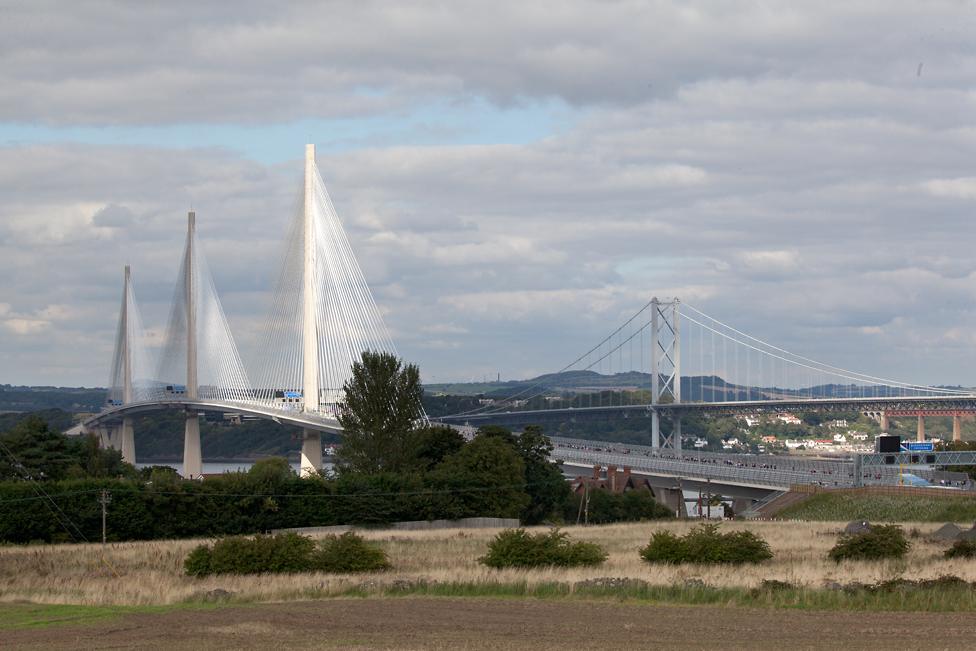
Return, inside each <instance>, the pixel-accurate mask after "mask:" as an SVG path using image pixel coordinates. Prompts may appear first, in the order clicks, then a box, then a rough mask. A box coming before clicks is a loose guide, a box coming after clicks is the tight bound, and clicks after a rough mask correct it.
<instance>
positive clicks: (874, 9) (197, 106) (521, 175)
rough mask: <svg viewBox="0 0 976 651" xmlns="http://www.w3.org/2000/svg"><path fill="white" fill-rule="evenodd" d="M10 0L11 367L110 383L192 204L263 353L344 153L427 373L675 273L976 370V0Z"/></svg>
mask: <svg viewBox="0 0 976 651" xmlns="http://www.w3.org/2000/svg"><path fill="white" fill-rule="evenodd" d="M148 4H149V3H117V4H116V3H111V2H74V3H68V4H66V3H55V2H50V3H46V2H39V1H37V2H35V1H32V2H6V3H3V4H2V5H0V278H2V279H3V280H2V285H0V287H2V289H0V382H8V383H15V384H55V385H88V386H91V385H104V384H105V382H106V381H107V376H108V366H109V362H110V357H111V348H112V344H113V338H114V328H115V324H116V318H117V310H118V302H119V295H120V290H121V278H122V266H123V265H124V264H125V263H126V262H129V263H131V264H132V265H133V277H134V281H135V289H136V293H137V296H138V298H139V300H140V303H141V306H142V311H143V319H144V321H145V323H146V325H147V326H149V327H150V328H153V329H156V330H160V329H161V328H162V327H163V325H164V322H165V318H166V314H167V310H168V307H167V306H168V303H169V300H170V297H171V296H172V293H173V284H174V282H175V278H176V271H177V269H176V267H177V265H178V264H179V257H180V254H181V249H182V244H183V229H184V224H185V214H186V211H187V210H188V209H190V208H191V207H192V208H193V209H195V210H196V211H197V219H198V225H199V226H198V228H199V231H200V235H201V237H202V240H203V242H204V246H205V249H206V253H207V256H208V258H209V261H210V266H211V268H212V269H213V270H214V273H215V277H216V283H217V286H218V289H219V290H220V291H221V296H222V298H223V302H224V308H225V310H226V311H227V313H228V318H229V320H230V323H231V326H232V328H233V330H234V333H235V335H236V336H237V339H238V344H239V347H240V348H241V351H242V354H243V355H244V356H245V357H248V356H249V355H251V352H250V351H251V350H252V349H253V347H254V344H255V341H256V340H257V336H256V332H257V331H258V329H259V327H260V324H261V323H262V322H263V320H264V318H265V316H264V315H265V313H266V312H267V309H268V293H269V288H270V287H271V285H272V280H273V277H274V275H275V270H276V269H277V267H278V264H279V262H278V257H279V254H280V251H281V247H282V244H281V240H282V238H283V236H284V229H285V225H286V223H287V222H288V220H289V218H290V216H291V214H292V210H293V208H294V205H295V201H296V197H297V195H298V192H299V190H300V184H301V169H302V161H301V159H302V156H303V145H304V144H305V143H306V142H313V143H316V144H317V147H318V163H319V166H320V168H321V170H322V175H323V178H324V179H325V182H326V184H327V185H328V187H329V188H330V191H331V193H332V195H333V199H334V200H335V202H336V206H337V209H338V211H339V213H340V215H341V217H342V219H343V220H344V223H345V226H346V228H347V230H348V233H349V236H350V239H351V241H352V244H353V247H354V249H355V251H356V252H357V254H358V255H359V258H360V262H361V265H362V267H363V270H364V272H365V274H366V277H367V279H368V280H369V282H370V284H371V285H372V287H373V290H374V293H375V295H376V299H377V301H378V303H379V304H380V305H381V307H382V310H383V312H384V314H385V316H386V319H387V324H388V326H389V328H390V330H391V331H392V333H393V336H394V339H395V341H396V343H397V346H398V348H399V350H400V353H401V354H402V355H403V356H404V357H406V358H407V359H409V360H411V361H415V362H417V363H418V364H420V366H421V369H422V373H423V375H424V377H425V379H426V380H428V381H446V380H465V379H472V378H479V379H480V378H481V377H483V376H485V375H489V376H494V375H495V373H496V372H497V373H500V374H501V376H502V377H503V378H518V377H526V376H529V375H533V374H536V373H539V372H544V371H548V370H554V369H556V368H559V367H561V366H562V365H563V364H564V363H565V362H567V361H569V360H571V359H573V358H574V357H575V356H576V354H578V353H579V352H582V350H584V349H586V348H587V347H589V345H591V344H592V343H595V342H596V341H598V340H599V339H601V338H602V337H603V336H604V335H605V334H607V333H608V332H609V331H610V330H612V329H613V328H614V327H615V326H616V325H617V324H618V323H620V322H621V321H622V320H623V319H624V318H626V316H628V315H629V314H630V313H631V312H633V311H635V310H636V309H637V308H638V307H640V305H642V304H643V303H644V302H645V301H646V300H647V299H648V298H649V297H650V296H652V295H658V296H662V297H663V296H672V295H677V296H680V297H681V298H682V299H683V300H684V301H687V302H689V303H692V304H694V305H695V306H696V307H698V308H700V309H702V310H704V311H706V312H708V313H709V314H711V315H713V316H715V317H717V318H720V319H722V320H724V321H726V322H729V323H731V324H733V325H736V326H737V327H739V328H740V329H742V330H745V331H747V332H749V333H750V334H753V335H756V336H758V337H761V338H764V339H767V340H770V341H771V342H773V343H776V344H778V345H781V346H784V347H786V348H789V349H791V350H795V351H797V352H800V353H803V354H805V355H807V356H810V357H813V358H817V359H821V360H823V361H825V362H828V363H832V364H836V365H840V366H844V367H848V368H854V369H856V370H862V371H865V372H870V373H876V374H883V375H887V376H892V377H897V378H902V379H905V380H909V381H914V382H926V383H929V382H939V383H942V382H945V383H950V382H951V383H963V384H969V385H972V384H976V370H974V369H976V354H974V352H973V351H974V343H976V337H974V333H976V310H974V305H976V260H974V256H973V243H974V242H976V238H974V234H976V233H974V231H976V229H974V226H973V224H972V217H973V213H974V207H976V85H974V80H976V4H974V3H973V2H961V1H960V2H948V1H947V2H926V3H915V2H911V3H907V2H906V3H902V2H892V1H891V0H887V1H879V2H852V1H851V0H846V1H843V2H832V1H829V0H828V1H821V2H817V3H796V2H784V3H775V2H762V3H759V2H755V3H751V2H728V3H723V2H708V3H701V4H700V5H697V6H696V5H695V4H694V3H686V2H664V1H662V2H600V3H583V2H575V1H572V0H559V1H558V2H537V3H526V2H507V1H506V0H493V1H492V2H481V3H465V2H459V1H453V2H444V3H411V2H396V3H392V2H375V3H374V2H368V1H357V2H346V3H325V2H310V3H287V4H286V3H267V2H253V3H247V2H241V3H235V4H234V10H233V11H228V5H226V4H225V3H213V5H212V6H209V7H208V6H207V3H204V2H199V1H195V2H168V3H156V4H158V5H159V6H157V7H155V8H153V7H150V6H148Z"/></svg>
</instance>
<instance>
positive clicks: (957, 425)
mask: <svg viewBox="0 0 976 651" xmlns="http://www.w3.org/2000/svg"><path fill="white" fill-rule="evenodd" d="M961 440H962V416H960V415H959V414H955V415H953V417H952V442H953V443H955V442H956V441H961Z"/></svg>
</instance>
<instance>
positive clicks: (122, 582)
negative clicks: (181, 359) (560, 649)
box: [0, 521, 976, 610]
mask: <svg viewBox="0 0 976 651" xmlns="http://www.w3.org/2000/svg"><path fill="white" fill-rule="evenodd" d="M696 524H697V523H696V522H677V521H675V522H655V523H639V524H626V525H607V526H591V527H567V528H566V529H565V531H566V532H567V533H568V534H569V535H570V537H571V539H574V540H586V541H592V542H596V543H599V544H600V545H602V546H603V547H604V548H605V549H606V550H607V552H608V553H609V558H608V559H607V561H606V562H605V563H604V564H602V565H600V566H597V567H592V568H573V569H561V568H549V569H532V570H527V569H506V570H494V569H490V568H487V567H484V566H483V565H481V564H480V563H478V560H477V559H478V557H479V556H481V555H483V554H484V553H485V551H486V547H487V544H488V542H489V541H490V539H491V538H492V537H493V536H494V535H495V534H496V533H497V530H471V529H468V530H457V529H451V530H440V531H417V532H408V531H403V532H399V531H397V532H394V531H368V532H365V533H364V534H363V536H364V537H365V538H366V539H367V540H370V541H373V542H376V543H378V544H379V545H380V546H382V548H383V549H384V550H386V552H387V554H388V555H389V559H390V561H391V563H392V565H393V569H392V570H391V571H387V572H377V573H368V574H346V575H342V574H339V575H334V574H323V573H308V574H282V575H253V576H228V575H222V576H210V577H206V578H192V577H188V576H185V575H184V572H183V561H184V559H185V557H186V555H187V554H188V553H189V551H190V550H191V549H192V548H193V547H194V546H196V545H197V544H199V543H200V542H202V541H199V540H177V541H152V542H131V543H118V544H109V545H107V546H105V547H104V548H103V547H102V545H100V544H92V545H37V546H7V547H0V602H8V603H9V602H15V601H19V602H32V603H43V604H78V605H93V606H98V605H127V606H153V605H173V604H185V603H190V604H200V603H210V602H214V601H217V602H220V603H226V604H241V603H254V602H268V601H289V600H308V599H320V598H329V597H339V596H351V595H355V596H373V597H377V596H383V595H435V596H478V595H482V596H495V595H509V596H518V595H529V596H543V597H544V596H551V597H554V598H561V597H573V596H586V597H590V596H593V594H592V591H591V592H590V593H586V594H584V589H586V588H593V587H594V586H597V587H609V588H615V587H616V586H618V585H619V584H621V583H622V584H624V585H625V586H626V585H627V583H626V582H621V581H619V579H636V580H637V581H634V582H632V584H639V585H641V586H644V587H645V588H646V587H648V586H649V587H651V588H655V589H656V588H657V587H660V588H662V589H668V590H671V591H672V593H669V594H671V597H668V596H667V595H666V594H665V593H661V592H660V591H659V593H653V594H652V593H648V592H647V591H646V590H645V591H644V592H639V591H638V592H634V591H633V590H631V592H629V593H626V594H625V593H619V594H617V595H616V596H619V597H625V598H626V597H636V598H639V599H645V600H652V601H653V600H667V601H677V602H682V603H727V604H735V603H739V604H745V605H749V604H750V603H754V602H748V601H745V602H744V601H742V599H739V597H743V598H744V595H747V593H748V591H752V590H754V589H756V588H758V587H759V586H760V584H761V583H762V582H763V581H764V580H766V581H771V580H775V581H781V582H785V583H789V584H792V586H796V587H798V588H800V589H801V590H811V591H817V592H821V593H822V592H829V591H831V590H832V591H834V592H836V593H837V594H840V593H841V591H840V590H837V588H839V587H840V586H841V585H849V584H851V583H854V582H857V583H864V584H875V583H879V582H884V581H890V580H892V579H897V578H904V579H913V580H914V579H935V578H938V577H940V576H943V575H954V576H956V577H959V578H961V579H964V580H966V581H968V582H974V581H976V561H974V560H966V559H954V560H946V559H944V558H943V557H942V552H943V550H944V549H946V547H947V546H948V543H938V542H932V541H928V540H927V539H926V537H927V535H928V534H930V533H932V532H934V531H935V530H936V529H937V528H938V527H939V524H935V523H918V524H912V523H907V524H904V525H903V527H904V529H905V531H906V533H907V534H908V535H909V539H910V540H911V542H912V549H911V551H910V552H909V555H908V556H907V557H906V558H905V559H904V560H900V561H888V562H842V563H840V564H835V563H834V562H832V561H829V560H827V551H828V550H829V549H830V548H831V547H832V546H833V544H834V543H835V542H836V539H837V533H838V532H839V531H840V530H841V529H842V528H843V526H844V523H837V522H735V523H726V524H723V525H722V529H723V530H726V531H729V530H735V529H748V530H751V531H754V532H756V533H758V534H759V535H761V536H763V537H764V538H765V539H766V540H767V541H768V542H769V544H770V546H771V548H772V550H773V553H774V558H773V559H772V560H770V561H767V562H766V563H763V564H761V565H746V566H740V567H728V566H704V565H694V564H691V565H654V566H652V565H648V564H647V563H645V562H644V561H642V560H641V558H640V557H639V556H638V549H639V548H640V547H642V546H644V545H646V544H647V542H648V539H649V538H650V535H651V533H652V532H654V531H657V530H661V529H668V530H671V531H674V532H675V533H678V534H684V533H686V532H687V531H688V530H689V529H691V528H692V527H693V526H696ZM961 524H963V523H961ZM964 524H968V523H964ZM610 579H613V580H610ZM825 588H826V589H827V590H825ZM675 590H677V591H678V593H679V594H676V596H675V593H674V592H673V591H675ZM705 590H709V591H711V592H710V593H709V594H708V595H706V594H704V591H705ZM723 591H724V592H723ZM652 592H653V591H652ZM577 593H579V594H577ZM972 593H976V590H971V591H969V592H967V593H966V594H967V595H970V596H967V597H966V599H963V600H962V601H960V600H959V599H958V598H956V597H952V598H947V599H945V602H946V603H944V604H940V603H939V600H935V601H933V602H932V605H931V606H925V609H932V610H943V609H949V610H965V609H967V608H970V607H971V604H973V603H976V597H974V596H972ZM655 595H657V596H655ZM735 595H739V597H736V596H735ZM598 596H599V595H598ZM604 596H608V597H613V596H614V593H613V590H609V591H608V593H607V594H606V595H604ZM899 598H900V597H899ZM777 599H779V601H777V602H776V603H775V604H770V605H779V606H791V605H793V606H797V607H818V606H817V603H807V602H804V601H803V600H802V599H800V600H799V601H797V602H796V603H792V604H791V603H787V602H788V601H789V600H788V599H786V598H784V597H778V598H777ZM784 599H786V601H784ZM929 601H931V600H928V599H923V600H921V601H919V603H922V602H925V603H928V602H929ZM781 602H782V603H781ZM825 603H826V602H825ZM885 603H888V602H885ZM891 604H892V605H891V607H892V608H898V609H908V610H911V609H915V608H916V606H914V605H912V603H909V602H907V601H906V602H898V601H897V600H896V601H892V602H891ZM759 605H762V604H761V603H760V604H759ZM848 605H850V606H851V607H858V606H857V604H856V603H852V604H848ZM848 605H844V604H835V605H834V606H830V605H829V604H828V605H827V607H848ZM860 607H862V608H868V609H878V608H879V607H880V608H881V609H887V607H888V606H886V605H884V604H882V605H881V606H878V605H875V606H873V607H872V606H870V605H862V606H860ZM0 608H2V606H0Z"/></svg>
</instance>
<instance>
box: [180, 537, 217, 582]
mask: <svg viewBox="0 0 976 651" xmlns="http://www.w3.org/2000/svg"><path fill="white" fill-rule="evenodd" d="M212 557H213V553H212V550H211V549H210V547H209V546H207V545H199V546H198V547H195V548H194V549H193V551H191V552H190V554H189V555H188V556H187V557H186V560H185V561H183V568H184V569H185V570H186V573H187V574H189V575H190V576H207V575H208V574H210V567H211V562H210V561H211V559H212Z"/></svg>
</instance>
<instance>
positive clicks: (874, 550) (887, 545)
mask: <svg viewBox="0 0 976 651" xmlns="http://www.w3.org/2000/svg"><path fill="white" fill-rule="evenodd" d="M909 547H911V544H910V543H909V542H908V540H907V539H906V538H905V534H904V532H903V531H902V530H901V527H899V526H897V525H893V524H886V525H884V524H883V525H875V526H873V527H872V528H871V530H870V531H864V532H862V533H857V534H841V535H840V538H839V539H838V541H837V544H836V545H834V547H833V548H832V549H831V550H830V552H828V554H827V556H828V558H830V560H832V561H835V562H838V563H839V562H840V561H843V560H854V561H871V560H881V559H885V558H902V557H903V556H904V555H905V554H907V553H908V549H909Z"/></svg>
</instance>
